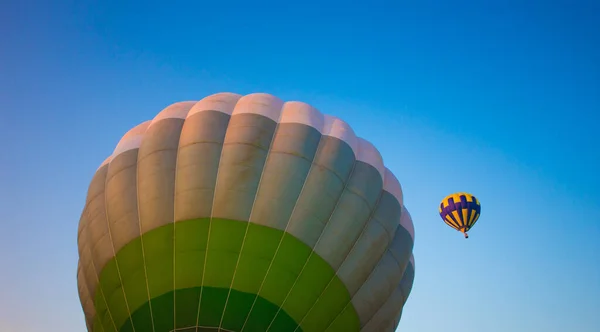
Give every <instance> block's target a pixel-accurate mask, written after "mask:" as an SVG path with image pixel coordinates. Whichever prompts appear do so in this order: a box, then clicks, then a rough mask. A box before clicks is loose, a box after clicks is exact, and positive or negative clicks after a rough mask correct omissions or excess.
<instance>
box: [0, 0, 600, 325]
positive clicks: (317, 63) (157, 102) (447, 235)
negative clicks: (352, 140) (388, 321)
mask: <svg viewBox="0 0 600 332" xmlns="http://www.w3.org/2000/svg"><path fill="white" fill-rule="evenodd" d="M168 3H169V5H166V2H159V1H148V2H146V3H145V4H144V5H141V3H138V2H134V1H124V0H120V1H116V0H115V1H101V2H100V1H77V2H75V1H58V0H57V1H32V0H23V1H12V2H9V1H5V2H3V3H2V4H0V31H2V34H1V35H0V50H1V51H0V139H1V142H3V150H4V153H3V154H1V155H0V167H1V169H2V171H1V172H0V184H1V185H0V220H1V221H2V226H3V227H2V231H0V266H2V270H1V271H2V272H1V273H0V294H1V296H0V330H2V331H17V330H19V331H26V332H27V331H38V330H42V329H44V330H48V329H50V330H56V331H82V330H83V329H84V323H83V314H82V312H81V308H80V305H79V300H78V297H77V287H76V280H75V274H76V264H77V245H76V233H77V223H78V218H79V214H80V212H81V209H82V208H83V204H84V200H85V193H86V190H87V185H88V184H89V181H90V180H91V177H92V175H93V173H94V171H95V169H96V167H97V166H98V165H99V164H100V163H101V162H102V160H103V159H104V158H105V157H106V156H108V155H109V154H110V153H111V152H112V149H113V148H114V146H115V145H116V143H117V142H118V140H119V138H120V137H121V136H122V135H123V134H124V133H125V132H126V131H127V130H128V129H129V128H131V127H133V126H134V125H136V124H137V123H140V122H142V121H144V120H147V119H151V118H152V117H153V116H154V115H155V114H156V113H158V112H159V111H160V110H161V109H162V108H163V107H165V106H167V105H168V104H170V103H172V102H176V101H180V100H196V99H200V98H202V97H204V96H206V95H208V94H211V93H216V92H221V91H231V92H237V93H242V94H245V93H251V92H269V93H272V94H275V95H277V96H279V97H280V98H282V99H284V100H301V101H305V102H309V103H311V104H313V105H314V106H315V107H317V108H319V109H321V110H322V111H323V112H325V113H330V114H334V115H337V116H340V117H342V118H344V119H345V120H347V122H349V123H350V125H351V126H353V128H354V129H355V131H356V132H357V133H358V134H359V135H360V136H363V137H366V138H368V139H369V140H371V141H372V142H373V143H374V144H375V145H376V146H377V147H378V148H379V149H380V151H381V153H382V155H383V157H384V160H385V162H386V164H387V165H388V167H390V168H391V169H392V170H393V171H394V172H395V173H396V174H397V176H398V178H399V179H400V181H401V183H402V185H403V189H404V192H405V200H406V205H407V207H408V208H409V209H410V211H411V214H412V216H413V218H414V220H415V228H416V244H415V249H414V253H415V258H416V268H417V270H416V273H417V274H416V280H415V284H414V288H413V292H412V294H411V297H410V299H409V301H408V303H407V305H406V307H405V312H404V316H403V318H402V322H401V323H400V326H399V331H409V332H411V331H414V332H433V331H436V332H437V331H463V332H481V331H485V332H505V331H512V332H519V331H523V332H531V331H544V332H564V331H579V332H592V331H598V330H600V316H598V312H600V301H599V300H598V298H599V297H600V241H599V240H598V239H600V222H599V221H598V215H599V212H600V211H599V210H600V204H599V203H598V202H600V189H599V188H600V172H599V171H598V170H600V148H598V144H599V143H600V135H599V133H598V123H599V121H600V113H599V112H600V61H598V59H600V29H597V26H598V22H599V21H600V3H599V2H597V1H566V0H560V1H513V0H504V1H499V0H489V1H474V0H473V1H466V0H457V1H441V0H440V1H431V0H430V1H415V0H410V1H370V2H366V1H365V2H363V3H362V4H357V5H354V4H351V3H348V2H345V1H330V2H321V1H319V2H317V1H303V2H298V4H291V3H289V2H285V1H278V2H274V1H271V2H259V1H253V2H239V3H234V2H227V3H221V2H218V1H214V2H206V3H203V2H193V1H190V2H184V1H170V2H168ZM454 191H469V192H472V193H474V194H475V195H477V196H478V197H479V199H480V200H481V202H482V216H481V218H480V221H479V223H478V224H477V225H476V227H475V228H474V229H473V230H472V232H471V233H470V234H471V237H470V239H469V240H464V239H463V238H462V236H461V234H459V233H457V232H455V231H453V230H451V229H450V228H448V227H447V226H446V225H445V224H443V222H442V221H441V219H440V218H439V216H438V214H437V206H438V204H439V201H440V200H441V199H442V198H443V197H444V196H445V195H446V194H449V193H451V192H454Z"/></svg>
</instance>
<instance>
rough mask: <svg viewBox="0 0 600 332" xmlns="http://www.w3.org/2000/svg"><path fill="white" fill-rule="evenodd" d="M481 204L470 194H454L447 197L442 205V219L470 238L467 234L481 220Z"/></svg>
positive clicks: (466, 237)
mask: <svg viewBox="0 0 600 332" xmlns="http://www.w3.org/2000/svg"><path fill="white" fill-rule="evenodd" d="M480 214H481V204H479V200H478V199H477V198H476V197H475V196H473V195H471V194H468V193H462V192H461V193H454V194H451V195H448V196H446V198H444V199H443V200H442V203H441V204H440V217H442V220H444V222H445V223H446V224H448V226H450V227H452V228H454V229H456V230H457V231H459V232H461V233H463V234H464V235H465V239H468V238H469V235H468V234H467V232H468V231H469V230H470V229H471V228H473V225H475V223H476V222H477V219H479V215H480Z"/></svg>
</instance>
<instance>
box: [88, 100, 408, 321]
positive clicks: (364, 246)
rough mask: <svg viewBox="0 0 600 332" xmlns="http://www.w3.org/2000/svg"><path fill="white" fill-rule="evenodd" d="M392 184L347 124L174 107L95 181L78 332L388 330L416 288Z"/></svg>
mask: <svg viewBox="0 0 600 332" xmlns="http://www.w3.org/2000/svg"><path fill="white" fill-rule="evenodd" d="M413 244H414V228H413V222H412V218H411V217H410V214H409V213H408V211H407V210H406V207H405V206H404V204H403V193H402V189H401V186H400V183H399V182H398V180H397V179H396V177H395V176H394V174H392V172H391V171H390V170H389V169H387V168H386V167H385V166H384V163H383V160H382V157H381V155H380V153H379V152H378V151H377V149H376V148H375V147H374V146H373V145H372V144H371V143H369V142H368V141H366V140H364V139H362V138H359V137H357V136H356V135H355V134H354V132H353V131H352V129H351V128H350V126H348V124H346V123H345V122H344V121H342V120H340V119H338V118H335V117H332V116H328V115H323V114H322V113H321V112H319V111H318V110H316V109H315V108H313V107H311V106H310V105H308V104H305V103H301V102H283V101H281V100H280V99H278V98H276V97H274V96H272V95H268V94H250V95H246V96H240V95H237V94H232V93H219V94H215V95H211V96H208V97H206V98H204V99H202V100H200V101H199V102H180V103H175V104H173V105H170V106H168V107H167V108H165V109H164V110H163V111H161V112H160V113H158V115H156V117H154V119H153V120H151V121H147V122H144V123H142V124H140V125H138V126H136V127H134V128H133V129H131V130H130V131H129V132H127V133H126V134H125V136H123V138H122V139H121V140H120V141H119V143H118V144H117V146H116V148H115V150H114V152H113V153H112V155H111V156H110V157H109V158H107V159H106V160H105V161H104V162H103V163H102V164H101V165H100V167H99V168H98V169H97V171H96V173H95V175H94V176H93V178H92V180H91V183H90V186H89V189H88V193H87V200H86V204H85V208H84V209H83V212H82V215H81V219H80V224H79V231H78V247H79V264H78V271H77V279H78V287H79V296H80V300H81V304H82V307H83V312H84V316H85V320H86V324H87V328H88V331H104V332H115V331H119V332H126V331H136V332H145V331H153V332H163V331H164V332H167V331H188V332H189V331H195V332H199V331H248V332H253V331H344V332H351V331H394V330H395V328H396V326H397V325H398V322H399V319H400V315H401V312H402V308H403V306H404V304H405V302H406V300H407V298H408V295H409V293H410V288H411V287H412V282H413V279H414V258H412V249H413Z"/></svg>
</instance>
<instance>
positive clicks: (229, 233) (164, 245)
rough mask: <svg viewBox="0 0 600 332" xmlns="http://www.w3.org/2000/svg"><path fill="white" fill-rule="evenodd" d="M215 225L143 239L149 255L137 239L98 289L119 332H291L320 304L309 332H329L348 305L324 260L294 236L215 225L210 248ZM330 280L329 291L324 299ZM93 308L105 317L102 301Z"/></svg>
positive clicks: (194, 224) (201, 222) (185, 224)
mask: <svg viewBox="0 0 600 332" xmlns="http://www.w3.org/2000/svg"><path fill="white" fill-rule="evenodd" d="M210 222H211V221H210V219H208V218H205V219H195V220H186V221H179V222H176V223H174V224H170V225H165V226H162V227H159V228H157V229H154V230H152V231H150V232H148V233H146V234H144V235H143V236H142V238H143V243H144V252H143V253H142V245H141V243H142V238H136V239H134V240H133V241H131V242H129V243H128V244H127V245H125V246H124V247H123V249H121V251H120V252H119V253H118V254H117V256H116V258H115V259H113V260H111V261H110V262H109V263H108V264H107V265H106V267H105V268H104V270H103V271H102V273H101V274H100V287H101V289H102V293H103V294H104V296H105V297H106V298H107V299H109V300H108V305H109V307H110V308H114V309H113V310H111V312H110V313H111V315H112V318H113V319H114V320H115V324H116V325H117V326H118V327H119V331H133V328H135V330H136V331H151V330H152V326H151V323H152V322H154V330H155V331H170V330H172V329H173V327H175V328H184V327H190V326H204V327H219V324H220V323H221V319H222V318H223V322H222V324H221V327H222V328H224V329H227V330H231V331H241V330H242V327H244V324H245V328H244V330H245V331H263V330H266V328H267V326H269V325H270V324H271V322H273V324H272V325H273V326H272V328H273V329H274V331H293V330H294V329H295V328H296V327H297V325H298V322H300V321H301V320H302V318H303V317H304V315H305V314H306V313H307V312H308V310H309V309H310V307H311V306H312V304H313V302H314V301H315V300H316V299H317V298H319V297H320V299H319V301H324V302H325V303H327V306H328V307H329V308H330V310H328V311H325V312H320V313H319V315H312V316H311V317H310V318H309V319H308V320H304V322H303V325H305V326H315V325H318V326H322V327H323V328H324V327H326V326H327V325H328V324H329V323H331V322H332V321H333V319H334V318H336V317H335V316H336V314H337V313H338V312H340V311H342V309H343V307H344V305H345V304H346V303H348V302H349V301H350V294H349V293H348V291H347V290H346V288H345V287H344V285H343V283H342V281H341V280H340V279H339V278H338V277H336V276H335V271H334V270H333V269H332V268H331V266H330V265H329V264H327V262H325V261H324V260H323V259H322V258H321V257H320V256H319V255H314V254H313V255H310V254H311V251H312V250H311V248H309V247H308V246H307V245H305V244H304V243H302V242H301V241H299V240H298V239H296V238H294V237H293V236H291V235H289V234H287V233H284V232H282V231H280V230H277V229H274V228H270V227H265V226H261V225H257V224H254V223H248V222H245V221H235V220H226V219H213V220H212V229H211V234H210V237H211V239H210V241H207V239H208V228H209V224H210ZM246 227H248V232H247V234H246ZM245 234H246V236H245V243H244V247H243V248H242V241H244V235H245ZM280 241H281V245H280V250H279V251H278V252H277V254H275V252H276V251H275V249H276V247H277V246H278V245H279V242H280ZM144 256H145V263H144ZM309 256H310V258H309ZM238 257H239V263H237V260H238ZM205 258H206V261H205ZM236 263H237V267H236ZM117 264H118V265H119V267H120V272H121V279H122V283H121V282H120V280H119V275H118V273H117V268H116V265H117ZM305 264H306V268H304V270H302V267H303V266H304V265H305ZM144 265H145V266H146V271H147V275H144ZM269 267H270V268H269ZM234 273H235V278H234ZM332 278H333V282H332V283H333V286H330V291H328V292H326V293H325V294H324V296H321V294H322V293H323V291H324V290H325V287H326V286H327V284H328V283H329V282H330V280H331V279H332ZM202 280H204V283H203V282H202ZM230 286H231V289H232V293H231V294H230V295H229V300H228V301H227V307H226V308H225V301H226V298H227V295H228V290H229V288H230ZM146 287H147V288H148V290H149V292H150V298H151V301H150V303H148V295H147V293H146ZM201 288H204V289H203V290H202V292H201ZM200 293H202V298H200ZM288 293H290V295H289V296H288V298H287V300H286V301H285V303H284V298H285V296H286V294H288ZM257 295H258V297H257ZM126 300H127V302H128V304H129V308H130V310H131V312H132V315H131V319H130V317H129V313H128V311H127V310H126V305H125V301H126ZM255 300H256V303H254V302H255ZM95 303H96V307H97V308H101V309H104V307H105V306H104V305H103V299H102V298H101V295H100V294H97V295H96V299H95ZM253 304H254V305H253ZM198 305H200V310H198ZM150 308H151V309H150ZM279 308H281V309H282V310H279V311H278V309H279ZM150 310H152V315H151V314H150ZM198 312H200V315H199V316H198ZM276 314H277V315H276ZM107 316H108V311H107V310H99V311H98V316H97V318H96V319H97V321H98V322H97V323H96V324H101V325H103V328H104V330H105V331H106V330H110V329H111V326H112V323H111V321H110V318H109V317H107ZM222 316H223V317H222ZM346 317H347V319H346V320H345V322H344V326H346V327H347V328H348V331H353V330H358V329H359V327H360V326H359V321H358V317H357V316H356V313H354V314H353V315H348V316H346ZM301 330H302V327H300V329H299V331H301Z"/></svg>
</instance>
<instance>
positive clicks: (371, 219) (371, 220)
mask: <svg viewBox="0 0 600 332" xmlns="http://www.w3.org/2000/svg"><path fill="white" fill-rule="evenodd" d="M359 140H360V138H359ZM374 150H375V152H377V153H379V151H378V150H377V149H376V148H375V149H374ZM382 165H383V160H382ZM384 169H385V168H384ZM379 174H380V175H382V184H383V186H382V189H381V191H380V193H379V197H378V198H377V200H376V202H375V204H374V206H373V208H372V210H371V212H370V214H369V216H368V217H367V219H366V222H365V223H364V225H363V228H362V230H361V233H360V234H359V235H358V237H357V238H356V239H355V240H354V242H353V244H352V247H351V248H350V250H349V251H348V252H347V253H346V255H345V257H344V259H343V261H342V263H341V264H340V266H339V267H338V268H337V269H336V270H335V274H334V275H333V277H332V278H331V279H330V281H329V282H328V283H327V286H326V287H325V288H324V289H323V291H322V292H321V294H320V295H319V297H318V298H317V300H316V301H315V303H313V305H312V307H311V308H310V309H309V311H308V312H307V313H306V314H305V315H304V317H303V318H302V321H304V319H305V318H306V317H308V315H309V314H310V312H311V311H312V310H313V309H314V308H315V306H316V304H317V303H318V301H319V300H320V299H321V297H322V296H323V294H324V293H325V292H326V291H327V289H328V288H329V286H330V285H331V283H332V282H333V281H334V280H335V278H336V277H337V276H338V274H339V271H340V269H341V268H342V267H343V266H344V263H345V262H346V261H347V259H348V257H350V255H351V254H352V253H353V252H354V251H355V248H356V245H357V244H358V243H359V241H360V239H361V238H362V236H363V234H365V232H366V230H367V228H368V227H369V225H371V223H378V224H380V222H379V221H378V220H377V218H375V215H376V212H377V210H378V208H379V204H380V202H381V198H382V196H383V194H384V192H386V191H387V190H386V187H387V186H386V181H389V180H388V179H387V176H386V175H389V176H391V177H394V176H393V174H391V173H389V174H388V172H387V171H386V172H384V173H382V172H379ZM394 180H397V179H396V178H395V177H394ZM398 184H399V183H398ZM387 192H390V191H387ZM391 194H392V196H394V197H395V198H396V200H397V201H398V203H399V204H400V207H401V210H402V200H401V198H398V197H396V195H395V194H393V193H391ZM400 220H401V219H400ZM400 220H398V222H397V225H400ZM380 225H381V224H380ZM382 228H383V229H384V231H385V232H386V233H388V230H387V228H386V227H383V226H382ZM392 239H393V234H392V236H391V239H390V243H391V241H392ZM390 243H388V246H389V244H390ZM386 250H387V246H386V248H385V249H384V250H383V251H382V253H381V255H380V256H379V258H377V260H378V261H379V259H381V256H383V255H384V254H385V252H386ZM375 267H376V265H375V266H373V269H374V268H375ZM345 286H346V287H347V285H345ZM351 296H352V294H351ZM343 309H345V308H343ZM343 309H342V311H343ZM335 318H337V316H336V317H334V320H335Z"/></svg>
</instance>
